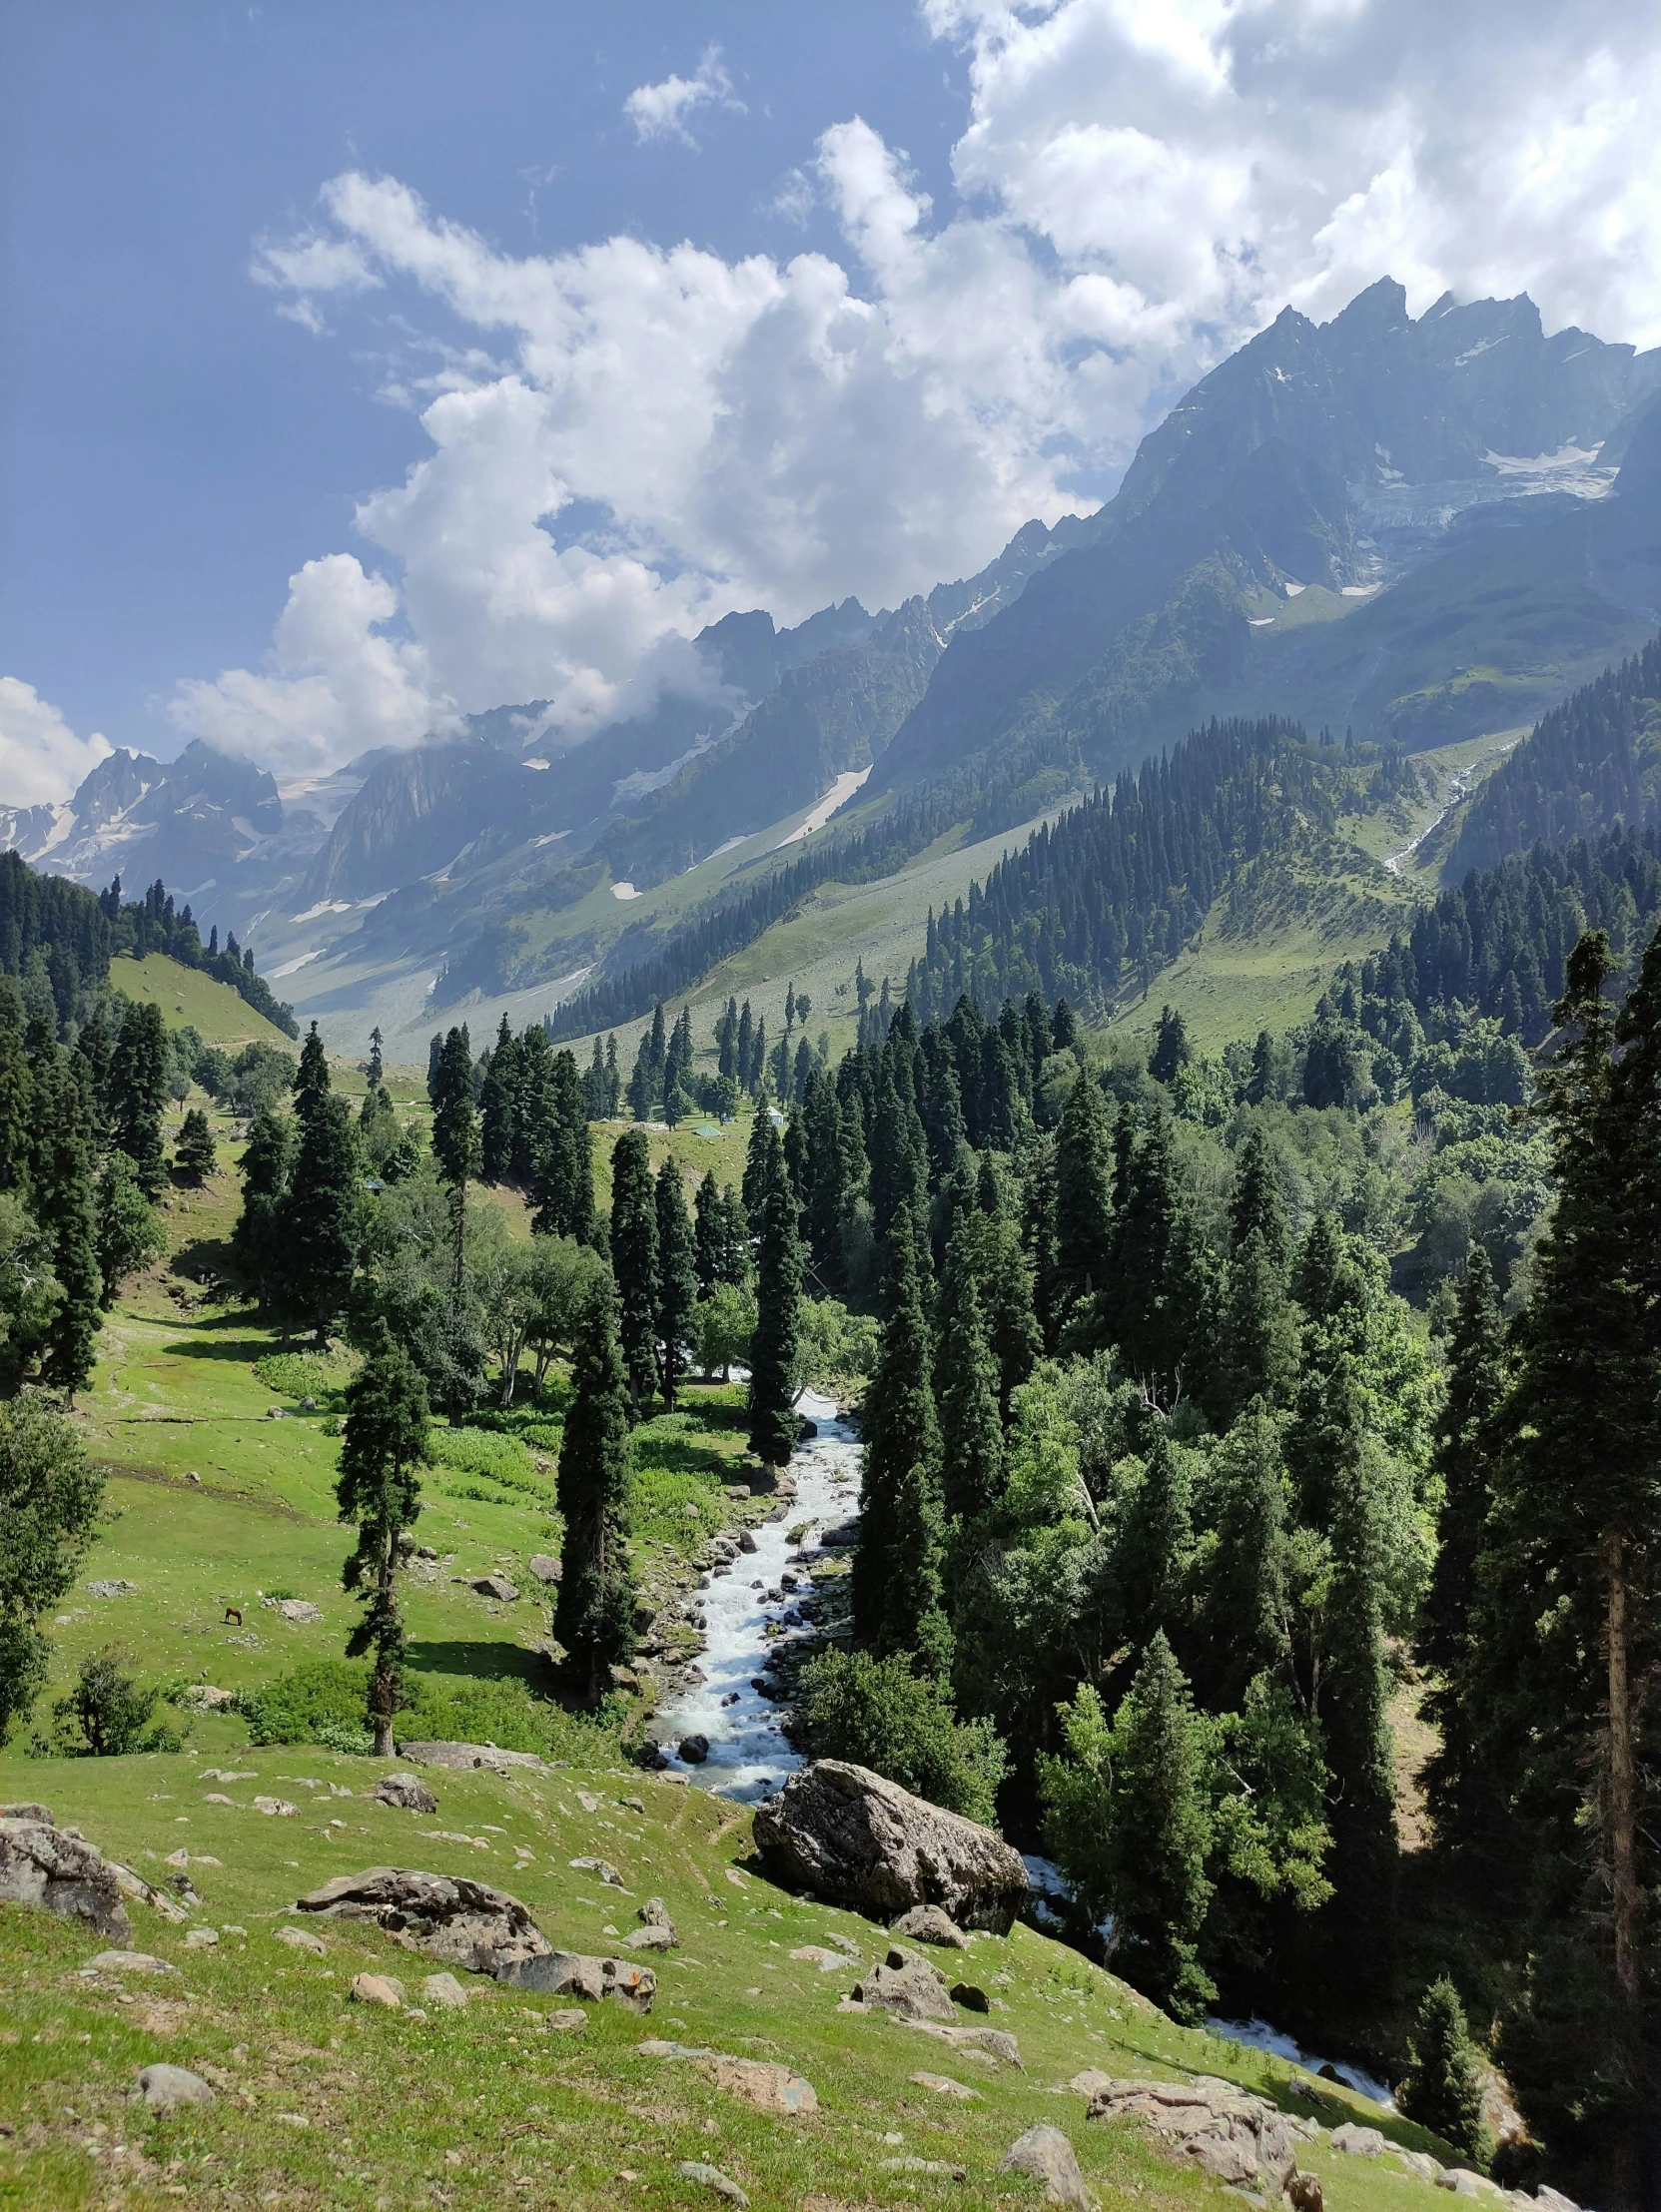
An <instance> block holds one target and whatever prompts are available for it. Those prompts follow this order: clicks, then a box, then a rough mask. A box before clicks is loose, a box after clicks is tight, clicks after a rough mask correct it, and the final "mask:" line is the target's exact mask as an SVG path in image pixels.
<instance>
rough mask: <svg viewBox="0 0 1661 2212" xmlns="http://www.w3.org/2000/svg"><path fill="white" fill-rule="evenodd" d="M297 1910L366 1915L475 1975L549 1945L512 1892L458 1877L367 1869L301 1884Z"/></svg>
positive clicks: (495, 1971) (331, 1915)
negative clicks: (317, 1884) (313, 1886)
mask: <svg viewBox="0 0 1661 2212" xmlns="http://www.w3.org/2000/svg"><path fill="white" fill-rule="evenodd" d="M298 1908H299V1910H300V1911H302V1912H314V1913H317V1914H319V1915H321V1916H323V1917H326V1918H329V1919H338V1920H374V1921H375V1922H376V1923H377V1924H378V1925H379V1926H381V1927H384V1928H386V1929H387V1931H388V1932H389V1934H392V1935H396V1936H397V1937H398V1938H399V1940H400V1941H401V1942H402V1943H405V1944H407V1945H408V1946H409V1948H411V1949H412V1950H419V1951H424V1952H425V1953H426V1955H427V1956H428V1957H429V1958H436V1959H437V1960H438V1961H439V1962H440V1963H441V1964H442V1965H445V1966H466V1967H468V1968H470V1970H471V1971H472V1972H473V1973H476V1974H500V1973H501V1972H502V1969H503V1967H504V1966H505V1965H507V1964H508V1963H510V1962H513V1961H520V1962H522V1961H525V1960H528V1959H532V1958H540V1957H543V1956H545V1955H546V1954H547V1953H548V1951H549V1950H550V1949H551V1947H552V1946H551V1945H550V1944H549V1942H548V1939H547V1937H546V1936H545V1935H544V1934H543V1933H542V1931H541V1929H540V1928H539V1927H538V1926H537V1925H536V1922H535V1921H534V1920H533V1919H532V1918H531V1916H530V1914H529V1912H528V1910H527V1909H526V1908H525V1906H524V1905H522V1904H521V1903H520V1902H519V1900H518V1898H517V1897H510V1896H509V1895H508V1894H507V1892H506V1890H504V1889H492V1888H490V1887H489V1885H488V1884H487V1883H485V1882H482V1881H469V1880H468V1879H467V1877H466V1876H465V1875H464V1874H455V1875H450V1874H427V1873H420V1872H417V1871H415V1870H414V1869H412V1868H409V1867H404V1866H370V1867H367V1868H366V1869H365V1870H364V1871H363V1872H362V1873H357V1874H337V1875H336V1877H335V1879H334V1880H333V1881H326V1882H325V1883H324V1884H323V1886H322V1888H321V1889H309V1890H308V1891H307V1893H306V1894H305V1896H303V1897H301V1898H300V1899H299V1900H298Z"/></svg>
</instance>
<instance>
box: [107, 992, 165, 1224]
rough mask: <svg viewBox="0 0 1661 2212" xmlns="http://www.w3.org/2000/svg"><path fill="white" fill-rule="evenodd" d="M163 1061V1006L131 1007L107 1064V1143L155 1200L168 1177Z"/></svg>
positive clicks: (124, 1016) (140, 1185)
mask: <svg viewBox="0 0 1661 2212" xmlns="http://www.w3.org/2000/svg"><path fill="white" fill-rule="evenodd" d="M167 1062H168V1052H167V1033H166V1031H165V1030H164V1029H163V1027H162V1010H161V1008H160V1007H159V1006H156V1005H154V1004H153V1003H150V1004H141V1003H137V1002H135V1003H133V1004H131V1005H129V1007H128V1009H127V1011H126V1013H125V1014H124V1015H123V1016H122V1018H121V1034H120V1037H119V1038H118V1040H117V1042H116V1049H115V1053H114V1055H113V1057H112V1059H111V1063H110V1084H109V1111H110V1141H111V1142H112V1143H113V1144H115V1145H117V1146H118V1147H119V1148H120V1149H121V1150H122V1151H124V1152H125V1153H126V1154H127V1157H128V1158H129V1159H130V1160H131V1161H132V1162H133V1167H134V1170H135V1171H136V1173H137V1175H138V1178H139V1187H140V1188H141V1189H142V1190H143V1192H144V1194H145V1196H146V1197H147V1198H159V1197H160V1196H161V1194H162V1189H163V1186H164V1185H165V1183H166V1181H167V1163H166V1159H165V1156H164V1154H163V1150H162V1107H163V1106H164V1105H165V1104H166V1103H167Z"/></svg>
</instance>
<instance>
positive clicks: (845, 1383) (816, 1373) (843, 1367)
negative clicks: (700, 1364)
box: [734, 1297, 878, 1396]
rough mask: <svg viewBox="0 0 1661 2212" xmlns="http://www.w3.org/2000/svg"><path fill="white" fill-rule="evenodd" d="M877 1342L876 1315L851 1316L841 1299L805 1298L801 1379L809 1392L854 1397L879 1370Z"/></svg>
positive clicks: (800, 1336)
mask: <svg viewBox="0 0 1661 2212" xmlns="http://www.w3.org/2000/svg"><path fill="white" fill-rule="evenodd" d="M877 1341H878V1331H877V1323H876V1317H875V1316H874V1315H873V1314H869V1313H850V1312H849V1310H848V1308H847V1307H846V1306H845V1305H844V1304H843V1303H842V1301H841V1299H840V1298H807V1297H804V1298H803V1299H802V1302H801V1305H800V1308H799V1319H798V1323H797V1333H796V1374H797V1377H798V1379H799V1381H800V1382H801V1384H802V1385H803V1386H804V1387H805V1388H807V1389H810V1390H825V1391H829V1392H831V1393H832V1394H833V1395H837V1396H852V1395H853V1394H854V1393H855V1392H856V1391H858V1390H859V1389H860V1388H861V1387H862V1386H863V1385H864V1383H865V1382H866V1380H867V1379H868V1378H869V1376H870V1375H871V1374H872V1372H873V1371H874V1370H875V1367H876V1364H877ZM734 1356H735V1357H741V1356H742V1355H741V1354H735V1355H734Z"/></svg>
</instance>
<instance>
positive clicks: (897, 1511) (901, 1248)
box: [851, 1206, 941, 1657]
mask: <svg viewBox="0 0 1661 2212" xmlns="http://www.w3.org/2000/svg"><path fill="white" fill-rule="evenodd" d="M933 1364H934V1363H933V1346H932V1344H931V1342H930V1338H929V1325H928V1320H927V1317H926V1315H925V1313H924V1309H923V1292H922V1285H921V1282H920V1280H919V1276H918V1268H917V1251H916V1242H915V1239H914V1237H913V1236H912V1233H911V1217H910V1215H909V1213H907V1212H906V1209H905V1208H904V1207H903V1206H902V1207H901V1209H900V1211H899V1213H897V1214H896V1215H895V1217H894V1221H893V1224H892V1229H891V1233H890V1236H889V1240H888V1268H887V1274H886V1276H885V1279H884V1284H883V1331H882V1337H881V1341H880V1343H879V1346H878V1351H877V1364H876V1370H875V1372H874V1373H873V1374H872V1377H871V1381H870V1385H869V1387H868V1388H867V1390H866V1393H865V1411H864V1417H863V1420H862V1423H861V1437H862V1441H863V1444H864V1467H865V1475H864V1487H863V1492H862V1499H861V1506H860V1523H859V1545H858V1548H857V1549H856V1551H855V1553H854V1562H853V1577H852V1585H851V1594H852V1599H853V1624H854V1635H855V1637H856V1638H857V1639H858V1640H859V1642H860V1643H862V1644H865V1645H867V1646H869V1647H871V1648H872V1649H874V1650H876V1651H878V1652H879V1653H882V1652H891V1651H905V1650H912V1651H916V1650H918V1649H919V1645H918V1642H917V1640H916V1639H917V1636H918V1633H919V1630H920V1628H921V1626H922V1624H923V1623H925V1622H928V1623H929V1626H930V1629H931V1632H932V1629H933V1620H932V1616H933V1615H934V1614H935V1613H937V1612H938V1611H939V1595H938V1587H939V1585H938V1578H939V1548H940V1531H939V1524H938V1512H937V1511H936V1513H934V1514H931V1512H930V1510H929V1508H930V1504H931V1501H932V1500H934V1499H935V1498H937V1496H938V1490H939V1484H940V1480H941V1463H940V1424H939V1421H938V1418H937V1416H936V1412H935V1402H934V1380H933ZM919 1544H921V1545H922V1547H923V1549H922V1553H921V1555H919V1553H918V1552H917V1551H916V1550H915V1549H907V1547H915V1546H917V1545H919ZM908 1585H909V1587H908ZM928 1656H931V1657H932V1656H933V1655H932V1653H931V1654H929V1655H928Z"/></svg>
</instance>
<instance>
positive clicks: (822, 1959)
mask: <svg viewBox="0 0 1661 2212" xmlns="http://www.w3.org/2000/svg"><path fill="white" fill-rule="evenodd" d="M790 1955H791V1957H792V1958H795V1959H799V1960H800V1961H801V1963H802V1964H803V1965H804V1966H817V1967H818V1969H819V1971H820V1972H821V1973H822V1974H835V1973H841V1972H842V1971H844V1969H845V1968H846V1967H847V1965H848V1963H849V1961H848V1955H847V1953H846V1952H845V1951H833V1950H826V1948H825V1947H824V1945H823V1944H822V1943H800V1944H798V1945H797V1947H796V1948H795V1949H794V1950H793V1951H792V1952H791V1953H790Z"/></svg>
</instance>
